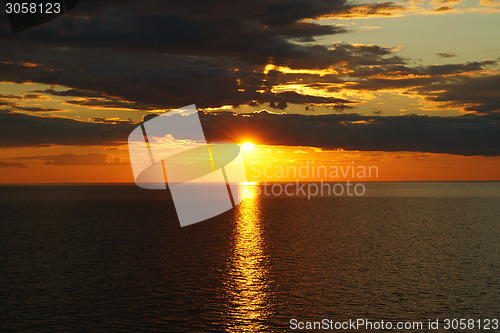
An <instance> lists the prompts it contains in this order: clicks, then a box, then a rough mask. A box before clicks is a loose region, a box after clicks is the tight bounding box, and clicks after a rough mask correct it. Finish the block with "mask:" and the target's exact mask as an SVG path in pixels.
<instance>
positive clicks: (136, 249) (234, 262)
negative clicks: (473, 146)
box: [0, 183, 500, 332]
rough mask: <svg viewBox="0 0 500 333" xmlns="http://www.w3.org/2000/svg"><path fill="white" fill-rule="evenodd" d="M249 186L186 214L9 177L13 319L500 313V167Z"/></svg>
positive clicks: (0, 191) (126, 322) (5, 255)
mask: <svg viewBox="0 0 500 333" xmlns="http://www.w3.org/2000/svg"><path fill="white" fill-rule="evenodd" d="M247 191H249V198H248V199H246V200H245V201H244V202H243V203H242V204H241V205H239V206H238V208H237V209H235V210H233V211H230V212H227V213H224V214H223V215H220V216H218V217H216V218H213V219H211V220H208V221H205V222H202V223H199V224H195V225H192V226H189V227H185V228H181V227H180V226H179V225H178V222H177V218H176V215H175V210H174V207H173V203H172V201H171V200H170V198H169V196H168V193H166V192H156V191H147V190H141V189H138V188H135V187H133V186H130V187H128V186H114V187H109V186H108V187H105V186H80V187H78V186H73V187H70V186H35V187H21V186H17V187H5V186H4V187H1V188H0V258H1V264H0V267H1V268H0V328H1V331H2V332H27V331H33V332H108V331H109V332H112V331H134V332H137V331H165V332H176V331H179V332H181V331H190V332H208V331H214V332H219V331H232V332H243V331H253V332H258V331H262V332H283V331H289V321H290V319H292V318H297V319H299V320H321V319H323V318H329V319H332V320H339V321H340V320H348V319H351V318H352V319H355V318H367V319H371V320H382V319H383V320H392V321H398V320H413V321H418V320H422V321H425V322H426V321H427V320H428V319H429V318H431V319H438V318H439V319H444V318H475V319H477V318H498V317H499V309H500V291H499V282H500V228H499V226H500V222H499V217H500V184H499V183H379V184H372V185H368V188H367V195H366V196H365V197H360V198H346V197H342V198H336V197H321V198H312V199H311V200H307V198H303V197H302V198H297V197H292V198H289V197H286V198H285V197H280V198H276V197H272V198H270V197H262V196H255V195H252V189H248V190H247ZM193 209H195V207H193Z"/></svg>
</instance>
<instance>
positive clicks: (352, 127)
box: [202, 112, 500, 155]
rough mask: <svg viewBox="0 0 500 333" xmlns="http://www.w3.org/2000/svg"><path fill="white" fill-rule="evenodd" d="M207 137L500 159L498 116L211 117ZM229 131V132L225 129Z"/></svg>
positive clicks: (206, 120)
mask: <svg viewBox="0 0 500 333" xmlns="http://www.w3.org/2000/svg"><path fill="white" fill-rule="evenodd" d="M202 123H203V125H204V130H205V134H206V136H207V139H209V140H211V141H236V142H240V141H241V139H243V138H245V137H255V138H257V139H256V140H261V142H262V143H266V144H275V145H292V146H293V145H298V146H313V147H321V148H326V149H335V148H343V149H348V150H371V151H374V150H382V151H422V152H432V153H449V154H459V155H499V154H500V115H499V116H493V115H490V116H461V117H428V116H416V115H412V116H394V117H381V116H371V117H368V116H359V115H355V114H348V115H335V114H331V115H317V116H308V115H291V114H283V115H275V114H270V113H267V112H260V113H258V114H253V115H251V116H241V115H239V116H236V115H233V114H225V113H222V114H219V115H213V114H206V115H203V117H202ZM221 129H224V130H221Z"/></svg>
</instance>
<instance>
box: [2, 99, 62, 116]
mask: <svg viewBox="0 0 500 333" xmlns="http://www.w3.org/2000/svg"><path fill="white" fill-rule="evenodd" d="M26 96H28V97H26ZM1 97H2V96H0V106H2V107H7V108H8V109H9V111H26V112H56V111H62V110H61V109H54V108H46V107H40V106H31V105H23V104H19V103H18V102H13V101H9V100H5V99H2V98H1ZM3 97H6V98H7V99H15V100H26V99H37V98H30V97H29V95H25V96H10V95H3Z"/></svg>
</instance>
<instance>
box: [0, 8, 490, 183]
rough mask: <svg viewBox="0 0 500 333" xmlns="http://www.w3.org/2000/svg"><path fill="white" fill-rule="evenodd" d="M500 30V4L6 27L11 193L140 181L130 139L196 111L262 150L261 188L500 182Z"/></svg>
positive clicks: (2, 119)
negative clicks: (299, 181)
mask: <svg viewBox="0 0 500 333" xmlns="http://www.w3.org/2000/svg"><path fill="white" fill-rule="evenodd" d="M2 6H3V4H2ZM2 8H3V7H2ZM2 12H4V10H2ZM499 31H500V2H499V1H494V0H481V1H469V0H462V1H461V0H431V1H419V0H408V1H401V2H370V1H344V0H335V1H329V0H292V1H291V0H262V1H259V0H252V1H237V2H235V1H226V0H219V1H201V0H199V1H198V0H177V1H159V0H158V1H148V0H145V1H123V0H121V1H114V0H106V1H104V0H88V1H80V3H79V4H78V5H77V6H76V7H75V8H74V9H73V10H72V11H70V12H69V13H67V14H66V15H64V16H62V17H60V18H58V19H55V20H53V21H51V22H48V23H46V24H44V25H42V26H39V27H35V28H32V29H29V30H26V31H23V32H18V33H12V31H11V27H10V26H9V21H8V18H7V16H6V15H5V14H2V15H0V151H1V154H0V183H67V182H69V183H73V182H77V183H79V182H91V183H98V182H133V181H134V179H133V176H132V171H131V168H130V163H129V158H128V150H127V137H128V134H129V133H130V132H131V131H132V129H133V128H135V127H136V126H137V124H138V123H139V122H140V121H141V120H142V119H143V118H144V117H145V116H146V115H147V114H150V113H153V114H154V113H156V114H159V113H163V112H165V111H168V110H172V109H175V108H178V107H182V106H185V105H190V104H196V106H197V107H198V110H199V111H200V118H201V122H202V125H203V127H204V131H205V135H206V138H207V139H208V140H209V141H230V142H236V143H245V142H247V143H253V144H255V146H254V147H252V146H250V145H247V146H246V149H244V151H243V153H244V156H245V159H246V163H247V173H248V177H249V180H253V181H262V180H263V179H262V178H261V177H257V176H256V174H255V173H252V169H255V168H257V169H258V168H260V169H262V168H263V167H265V166H269V165H270V166H276V165H297V166H300V165H304V164H305V163H307V162H308V161H315V163H317V164H318V165H351V164H356V165H366V166H369V165H372V166H373V165H376V166H377V167H378V168H379V175H378V177H377V178H376V179H370V180H384V181H391V180H397V181H400V180H500V157H499V156H500V71H499V70H500V39H499V38H498V33H499ZM353 162H354V163H353ZM271 180H272V179H271ZM310 180H315V179H312V178H311V179H310Z"/></svg>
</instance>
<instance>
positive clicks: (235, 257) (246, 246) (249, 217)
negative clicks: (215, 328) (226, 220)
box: [226, 185, 269, 332]
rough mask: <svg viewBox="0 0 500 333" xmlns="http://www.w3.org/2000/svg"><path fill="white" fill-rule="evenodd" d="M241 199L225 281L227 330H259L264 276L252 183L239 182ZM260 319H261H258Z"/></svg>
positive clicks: (263, 310)
mask: <svg viewBox="0 0 500 333" xmlns="http://www.w3.org/2000/svg"><path fill="white" fill-rule="evenodd" d="M240 191H243V194H244V197H245V199H244V200H243V201H242V202H241V203H240V204H239V205H238V206H237V208H236V216H235V230H234V239H233V249H232V252H231V256H230V258H229V261H228V265H229V275H228V278H227V281H226V286H227V292H228V296H229V300H230V308H229V312H230V313H229V315H230V318H231V320H230V326H229V327H228V331H229V332H243V331H253V332H256V331H263V330H265V329H266V326H265V325H263V324H262V323H263V321H264V318H265V317H266V314H267V310H266V307H267V304H268V288H269V286H268V276H267V273H268V272H267V265H266V255H265V251H264V240H263V237H262V229H261V226H262V225H261V201H260V197H259V196H258V194H257V192H258V189H257V188H256V186H252V185H240ZM259 319H262V320H263V321H260V320H259Z"/></svg>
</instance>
